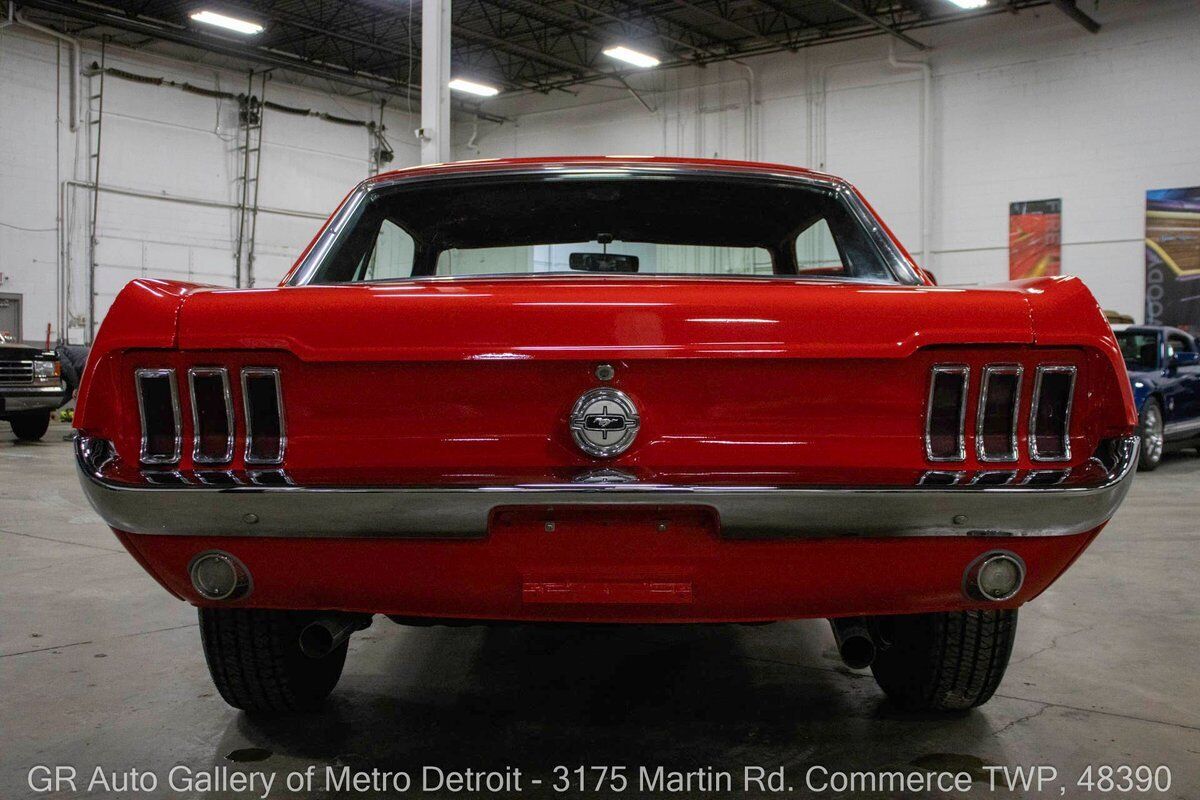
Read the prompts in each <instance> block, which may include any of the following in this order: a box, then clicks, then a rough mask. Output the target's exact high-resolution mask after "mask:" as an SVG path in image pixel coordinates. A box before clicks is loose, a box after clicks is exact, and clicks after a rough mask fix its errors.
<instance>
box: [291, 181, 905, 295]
mask: <svg viewBox="0 0 1200 800" xmlns="http://www.w3.org/2000/svg"><path fill="white" fill-rule="evenodd" d="M631 175H636V176H651V177H653V176H657V177H660V178H661V177H664V176H666V177H670V176H686V177H714V178H731V177H732V178H742V179H748V180H753V179H759V180H764V181H774V182H786V183H799V184H803V185H806V186H812V187H815V188H820V189H826V190H828V191H830V192H832V193H833V194H834V195H836V196H837V197H838V198H840V199H841V200H843V201H844V202H845V203H846V205H847V207H848V208H849V209H850V212H851V213H852V214H853V216H854V217H855V219H856V220H857V221H858V223H859V224H860V225H862V226H863V229H864V231H865V232H866V234H867V237H868V238H869V239H870V240H871V242H872V244H874V245H875V248H876V250H877V251H878V255H879V257H880V260H881V261H882V262H883V264H884V266H885V267H886V268H887V270H888V271H890V272H891V273H892V277H893V278H894V279H895V280H894V281H883V280H878V281H869V282H872V283H874V282H879V283H883V284H885V285H889V286H896V285H899V286H922V285H924V284H925V280H924V278H923V277H922V276H921V274H920V273H919V272H918V271H917V267H916V264H915V263H914V262H912V261H911V260H910V259H909V258H908V257H906V256H905V255H904V252H903V250H902V248H901V247H900V245H899V243H898V242H896V241H895V240H893V239H892V237H890V236H889V235H888V234H887V232H886V231H885V229H884V227H883V224H882V221H881V220H880V219H878V218H877V217H876V216H875V214H873V213H872V212H871V210H870V209H869V208H868V207H867V205H866V203H864V202H863V200H862V198H861V197H859V195H858V193H857V192H856V191H854V189H853V188H852V187H851V186H850V184H848V183H847V182H846V181H844V180H842V179H841V178H835V177H834V176H832V175H829V176H826V175H799V174H795V173H792V172H787V171H781V170H777V169H771V167H770V165H763V166H762V167H759V168H746V169H737V168H731V167H713V168H706V167H703V166H693V165H683V164H657V163H653V162H650V163H646V164H628V163H615V164H611V165H608V164H572V163H564V164H556V163H549V164H542V165H537V166H525V167H515V168H514V167H505V166H502V165H501V166H496V167H494V168H487V167H479V168H476V169H472V170H470V171H466V170H458V171H453V172H434V173H424V174H422V173H419V172H418V173H408V172H407V171H405V172H402V173H401V174H398V175H394V176H390V177H386V178H379V179H372V180H368V181H364V182H363V183H361V184H359V186H358V187H357V188H356V189H355V190H354V192H353V193H352V194H351V195H350V198H349V199H348V200H347V201H346V202H345V203H344V204H343V205H342V207H341V209H340V210H339V211H337V212H335V214H334V216H333V217H332V218H331V220H330V222H329V224H328V225H327V226H326V228H325V230H324V231H322V232H321V233H320V234H319V238H318V239H317V242H316V244H314V245H313V247H312V249H311V250H309V252H308V254H307V255H305V256H304V259H303V261H302V262H301V263H300V266H299V268H298V269H297V270H296V271H295V274H294V275H293V276H292V278H291V279H290V280H289V281H288V282H287V284H286V285H288V286H307V285H309V284H310V283H311V282H312V279H313V277H314V276H315V275H316V273H317V272H318V271H319V270H320V268H321V266H322V264H323V263H324V261H325V259H326V258H327V257H328V256H329V253H330V251H331V250H332V248H333V245H334V244H335V243H336V242H337V240H338V238H339V237H340V234H341V232H342V230H343V229H344V228H345V226H346V223H347V222H349V221H351V220H352V219H354V218H355V217H356V216H357V215H358V213H359V211H360V210H361V209H362V207H363V205H364V201H366V200H367V198H369V197H370V196H371V195H372V194H374V193H376V192H378V191H380V190H382V189H390V188H394V187H396V186H400V185H419V184H422V183H439V182H443V181H448V180H450V181H452V180H460V181H468V182H469V181H470V179H471V178H507V177H514V178H521V177H524V178H529V177H538V176H541V177H546V178H553V179H559V180H562V179H567V180H569V179H573V178H605V177H609V178H611V177H620V176H631ZM428 277H432V276H418V277H414V278H408V279H402V280H426V279H428ZM443 277H449V278H450V279H452V280H453V279H455V278H456V277H457V279H460V280H461V279H463V278H471V277H476V276H443ZM592 277H595V276H594V275H593V276H592ZM626 277H628V276H626ZM697 277H704V275H703V273H700V274H698V275H697ZM716 277H726V276H716ZM737 277H757V278H760V279H787V278H798V277H803V276H797V275H757V276H737ZM845 280H846V281H847V282H853V283H859V282H863V281H862V279H857V280H856V279H849V278H848V279H845ZM330 285H335V286H341V285H346V283H336V284H330ZM355 285H358V284H357V283H356V284H355Z"/></svg>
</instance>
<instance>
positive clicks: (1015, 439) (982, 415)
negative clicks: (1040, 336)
mask: <svg viewBox="0 0 1200 800" xmlns="http://www.w3.org/2000/svg"><path fill="white" fill-rule="evenodd" d="M994 375H1015V376H1016V378H1017V384H1016V386H1015V387H1014V388H1013V406H1012V424H1011V430H1010V432H1009V436H1008V440H1009V449H1008V452H1006V453H1001V454H989V453H988V450H987V446H986V442H985V440H984V431H983V425H984V422H985V420H986V418H987V401H988V391H989V386H990V383H991V379H992V376H994ZM1024 376H1025V368H1024V367H1023V366H1021V365H1020V364H987V365H986V366H984V368H983V374H982V376H981V377H980V380H979V401H978V402H977V404H976V405H977V410H976V413H975V456H976V457H977V458H978V459H979V460H980V461H982V462H984V463H988V464H1011V463H1013V462H1015V461H1017V460H1018V459H1019V458H1020V436H1019V434H1018V430H1019V428H1020V423H1021V386H1022V384H1023V382H1024Z"/></svg>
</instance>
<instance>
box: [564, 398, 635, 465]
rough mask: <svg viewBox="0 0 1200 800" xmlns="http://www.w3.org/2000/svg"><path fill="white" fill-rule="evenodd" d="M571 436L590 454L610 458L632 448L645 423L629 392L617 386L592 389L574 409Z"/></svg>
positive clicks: (571, 420)
mask: <svg viewBox="0 0 1200 800" xmlns="http://www.w3.org/2000/svg"><path fill="white" fill-rule="evenodd" d="M570 424H571V436H572V437H573V438H574V439H575V444H577V445H579V449H580V450H582V451H583V452H585V453H587V454H588V455H589V456H595V457H597V458H611V457H612V456H617V455H620V454H621V453H624V452H625V451H626V450H628V449H629V446H630V445H631V444H633V440H634V439H635V438H636V437H637V432H638V427H639V426H640V425H641V424H642V421H641V419H640V418H639V417H638V413H637V406H635V405H634V404H633V401H632V400H630V399H629V395H627V394H625V393H624V392H621V391H618V390H616V389H607V388H605V389H592V390H591V391H589V392H585V393H584V395H583V396H582V397H580V398H579V399H578V400H576V401H575V407H574V408H572V409H571V419H570Z"/></svg>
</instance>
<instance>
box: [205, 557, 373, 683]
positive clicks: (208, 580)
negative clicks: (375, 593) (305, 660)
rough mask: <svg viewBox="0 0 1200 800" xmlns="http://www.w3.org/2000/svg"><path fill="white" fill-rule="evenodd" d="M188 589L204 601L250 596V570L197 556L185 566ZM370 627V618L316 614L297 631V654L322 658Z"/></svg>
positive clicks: (229, 561)
mask: <svg viewBox="0 0 1200 800" xmlns="http://www.w3.org/2000/svg"><path fill="white" fill-rule="evenodd" d="M188 576H189V577H190V578H191V580H192V588H194V589H195V590H196V593H197V594H199V595H200V596H201V597H203V598H204V599H206V600H238V599H240V598H243V597H245V596H246V595H248V594H250V590H251V588H253V587H252V582H251V579H250V570H248V569H246V565H245V564H243V563H242V562H241V561H240V560H239V559H238V558H237V557H236V556H233V555H231V554H230V553H226V552H224V551H221V550H209V551H207V552H204V553H200V554H199V555H197V556H196V557H195V558H193V559H192V561H191V563H190V564H188ZM370 624H371V615H370V614H349V613H342V612H335V611H331V612H328V613H323V614H319V615H318V616H317V617H316V618H315V619H313V621H312V622H309V623H308V624H307V625H305V626H304V627H303V628H301V629H300V635H299V638H298V645H299V647H300V652H301V653H303V654H304V655H306V656H308V657H309V658H314V659H317V658H325V657H326V656H328V655H329V654H331V653H333V652H334V651H335V650H337V649H338V648H339V647H341V646H342V645H343V644H345V643H346V640H348V639H349V638H350V635H351V634H352V633H354V632H355V631H360V630H362V629H363V628H365V627H367V626H368V625H370Z"/></svg>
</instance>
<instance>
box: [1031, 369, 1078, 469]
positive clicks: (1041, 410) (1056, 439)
mask: <svg viewBox="0 0 1200 800" xmlns="http://www.w3.org/2000/svg"><path fill="white" fill-rule="evenodd" d="M1075 374H1076V370H1075V367H1072V366H1069V365H1051V366H1040V367H1038V369H1037V379H1036V380H1035V381H1034V384H1033V407H1032V408H1031V409H1030V412H1029V457H1030V458H1032V459H1033V460H1034V461H1067V460H1069V459H1070V458H1071V430H1070V429H1071V400H1072V398H1073V396H1074V394H1075Z"/></svg>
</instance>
